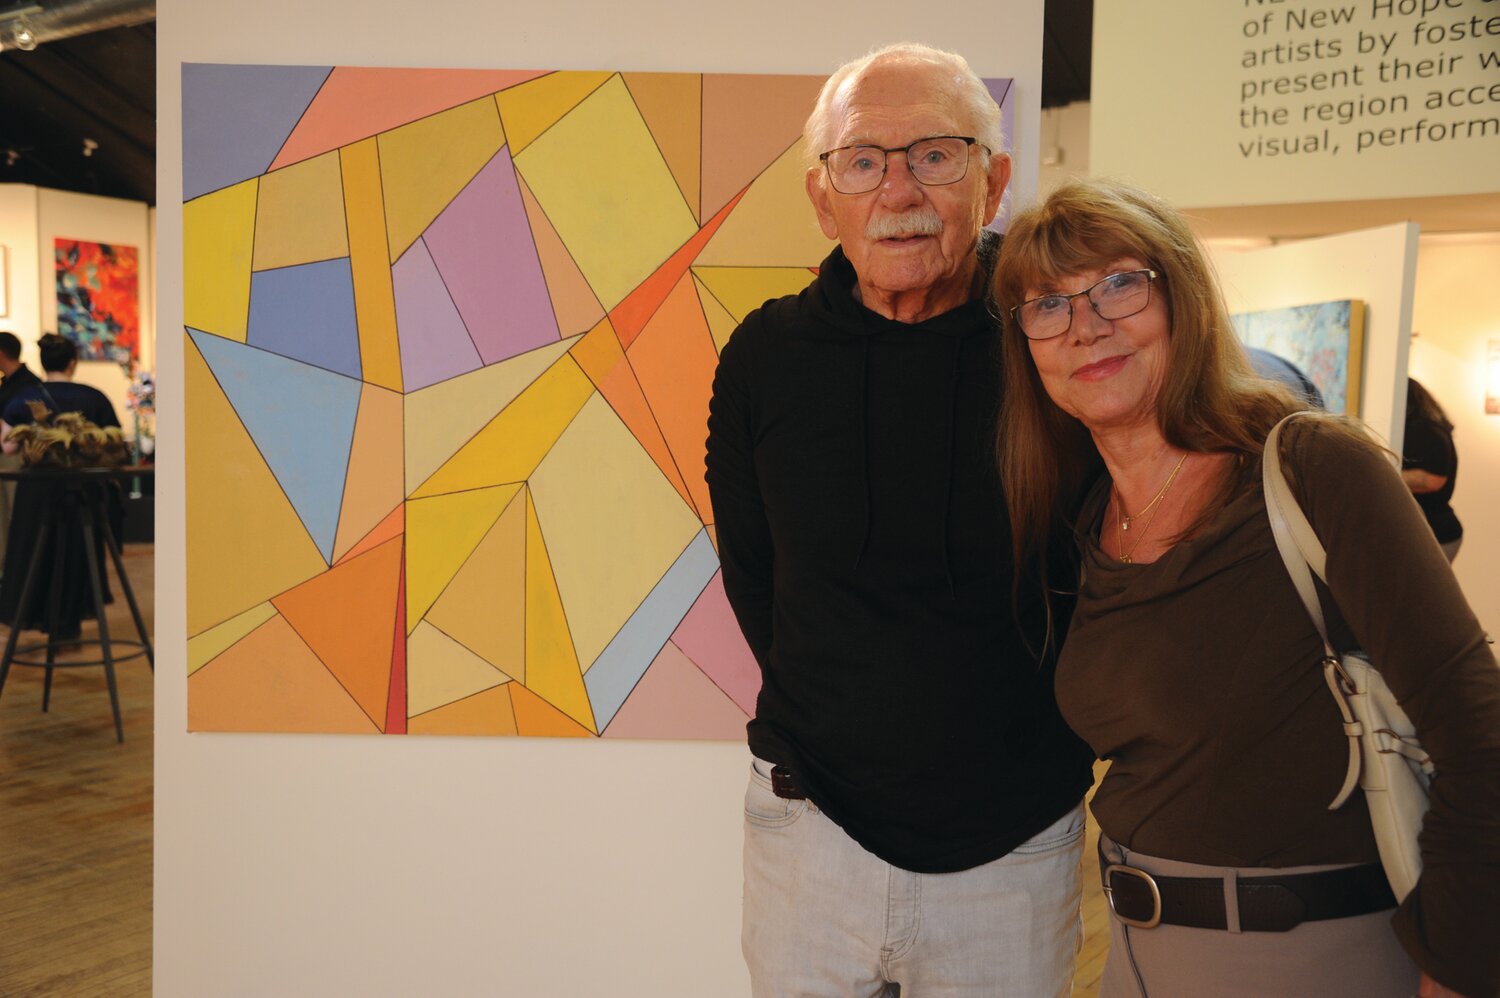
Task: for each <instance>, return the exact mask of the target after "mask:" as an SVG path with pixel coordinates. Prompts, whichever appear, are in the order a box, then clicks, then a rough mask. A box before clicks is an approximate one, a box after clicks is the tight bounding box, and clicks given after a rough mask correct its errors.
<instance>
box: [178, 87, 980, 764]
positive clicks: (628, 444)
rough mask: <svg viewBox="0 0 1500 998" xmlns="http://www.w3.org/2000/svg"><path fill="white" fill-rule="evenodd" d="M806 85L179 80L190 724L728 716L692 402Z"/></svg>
mask: <svg viewBox="0 0 1500 998" xmlns="http://www.w3.org/2000/svg"><path fill="white" fill-rule="evenodd" d="M821 84H822V78H821V77H814V76H742V75H727V74H686V73H684V74H676V73H672V74H664V73H614V72H542V71H513V70H494V71H491V70H474V71H467V70H422V69H371V68H348V67H339V68H332V69H330V68H327V67H285V66H243V65H186V66H184V67H183V77H182V91H183V122H184V127H183V132H184V134H183V183H184V191H183V199H184V202H185V205H184V209H183V225H184V269H185V282H184V283H185V291H184V294H185V302H184V315H185V322H186V327H187V328H186V330H185V336H186V342H185V356H186V408H187V427H186V430H187V454H186V464H187V484H188V495H187V516H188V522H187V536H188V548H187V556H188V634H189V642H188V669H189V680H188V725H189V727H190V729H192V730H195V731H318V732H371V733H373V732H383V733H386V734H491V735H541V736H577V737H605V738H615V737H620V738H727V739H740V738H743V737H744V725H745V722H746V720H747V718H748V716H749V715H751V714H753V712H754V707H755V696H756V693H757V691H758V688H759V683H760V676H759V670H758V669H757V667H756V664H755V661H754V659H753V657H752V656H751V654H750V652H749V650H748V648H747V647H746V645H745V643H744V640H743V638H742V637H741V636H740V633H739V630H738V628H737V626H736V625H735V621H734V618H733V614H732V613H731V612H730V609H729V606H728V603H727V601H726V599H725V596H724V587H723V583H722V580H721V577H720V574H719V571H718V559H717V555H716V553H715V548H714V532H713V523H714V520H713V511H712V509H711V508H710V506H709V500H708V493H707V488H706V486H705V485H704V481H703V460H704V438H705V435H706V430H705V420H706V415H707V405H708V397H709V392H710V388H711V382H712V376H713V371H714V367H715V365H716V363H717V360H718V351H719V349H720V348H721V347H722V346H723V344H724V342H725V341H726V340H727V338H728V336H729V334H730V333H731V332H732V331H733V330H734V328H735V326H736V325H737V324H738V322H739V321H740V320H741V319H742V318H743V317H744V316H745V314H746V313H747V312H749V311H750V310H751V309H754V308H756V307H758V306H759V305H760V304H761V303H763V302H764V301H765V300H766V299H768V298H772V297H776V296H780V295H784V294H789V293H793V292H796V291H798V290H800V289H801V288H803V287H805V286H806V284H807V283H808V282H809V281H810V280H811V279H812V277H813V275H814V274H815V273H816V268H817V266H818V265H819V264H820V263H821V261H822V259H823V258H824V256H826V255H827V252H828V250H829V249H830V248H831V244H830V243H829V242H828V240H827V239H825V238H824V236H823V235H822V233H821V231H819V229H818V227H817V224H816V222H815V219H814V217H813V213H812V211H811V209H810V206H809V205H808V203H807V199H806V195H805V194H804V192H803V180H802V177H803V170H804V163H803V150H802V142H801V128H802V123H803V121H804V119H805V118H806V116H807V113H808V110H809V109H810V108H811V106H812V102H813V99H814V97H815V96H816V94H817V91H818V89H819V87H820V86H821ZM990 85H991V87H992V88H994V87H995V86H996V85H997V83H995V82H992V83H991V84H990ZM1000 85H1001V86H1003V84H1000ZM1002 92H1003V91H1002ZM1007 110H1008V108H1007Z"/></svg>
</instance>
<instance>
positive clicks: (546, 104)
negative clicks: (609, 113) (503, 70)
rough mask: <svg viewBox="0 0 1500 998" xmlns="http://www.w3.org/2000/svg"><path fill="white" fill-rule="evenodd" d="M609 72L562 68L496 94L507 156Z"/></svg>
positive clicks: (515, 151) (581, 96)
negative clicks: (508, 145)
mask: <svg viewBox="0 0 1500 998" xmlns="http://www.w3.org/2000/svg"><path fill="white" fill-rule="evenodd" d="M613 75H615V74H613V73H576V72H569V71H566V70H564V71H559V72H556V73H548V74H547V75H546V76H542V77H538V78H537V79H535V80H528V81H527V82H525V83H523V84H521V85H520V86H518V87H511V88H509V89H508V90H502V91H500V92H499V93H498V94H496V95H495V103H496V104H497V105H498V106H499V108H500V118H501V120H502V121H504V122H505V134H506V135H507V136H509V137H510V155H511V158H515V155H516V153H518V152H520V151H521V150H522V149H525V148H526V147H527V146H528V145H530V144H531V140H532V139H534V138H536V137H537V136H538V135H540V134H542V133H543V132H545V131H546V130H547V129H549V128H551V127H552V126H553V124H555V123H556V122H557V120H558V119H559V118H561V117H562V116H563V115H565V114H567V113H568V112H569V111H571V110H573V109H574V108H575V107H577V106H578V105H579V104H580V103H582V102H583V99H584V98H585V97H587V96H588V95H589V94H591V93H593V92H594V91H595V90H597V89H599V86H600V85H601V84H603V83H604V81H605V80H607V79H609V78H610V77H611V76H613Z"/></svg>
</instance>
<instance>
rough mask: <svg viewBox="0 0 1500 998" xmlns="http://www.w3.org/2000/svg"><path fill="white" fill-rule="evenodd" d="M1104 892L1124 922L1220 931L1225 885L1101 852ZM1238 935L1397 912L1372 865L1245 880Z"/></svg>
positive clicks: (1239, 887)
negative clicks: (1157, 871)
mask: <svg viewBox="0 0 1500 998" xmlns="http://www.w3.org/2000/svg"><path fill="white" fill-rule="evenodd" d="M1099 870H1100V873H1101V875H1102V876H1103V878H1104V895H1105V897H1106V898H1108V899H1109V906H1110V908H1111V909H1112V910H1113V911H1114V913H1115V915H1116V917H1118V918H1119V919H1120V921H1122V922H1124V923H1125V924H1126V925H1131V926H1135V927H1136V928H1142V929H1150V928H1154V927H1156V926H1157V925H1185V926H1188V927H1190V928H1195V929H1225V928H1228V927H1229V919H1228V916H1227V914H1226V912H1225V909H1224V881H1223V880H1222V879H1221V878H1218V877H1158V876H1155V875H1153V874H1150V873H1147V872H1146V871H1145V870H1142V869H1139V868H1137V867H1134V866H1128V865H1126V864H1124V863H1111V862H1109V861H1108V859H1107V858H1106V857H1105V856H1104V854H1103V852H1100V854H1099ZM1236 889H1237V892H1238V896H1239V911H1240V930H1241V931H1243V932H1286V931H1287V930H1289V929H1294V928H1296V927H1297V926H1298V925H1301V924H1302V923H1303V922H1320V921H1323V920H1325V919H1330V918H1349V917H1351V916H1354V915H1368V914H1370V913H1372V912H1376V911H1385V910H1387V909H1390V908H1394V907H1396V896H1395V895H1394V894H1392V893H1391V885H1390V884H1389V883H1388V882H1387V881H1386V879H1385V871H1384V870H1382V869H1381V868H1380V865H1379V864H1378V863H1369V864H1366V865H1364V866H1350V867H1345V868H1344V869H1341V870H1328V871H1325V872H1322V873H1293V874H1287V875H1285V876H1271V877H1243V878H1241V879H1240V880H1238V881H1237V883H1236Z"/></svg>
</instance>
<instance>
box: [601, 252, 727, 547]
mask: <svg viewBox="0 0 1500 998" xmlns="http://www.w3.org/2000/svg"><path fill="white" fill-rule="evenodd" d="M629 356H630V367H631V370H632V371H633V372H634V374H635V378H636V381H637V382H638V383H639V384H640V386H641V390H642V391H644V392H645V394H646V401H647V402H648V403H649V404H650V406H651V414H652V416H653V417H654V419H655V424H654V425H655V426H657V427H658V428H659V432H660V434H661V436H662V438H663V439H665V440H666V442H667V447H668V449H669V450H670V451H671V461H672V466H673V470H674V471H675V472H676V473H677V479H678V480H681V481H685V482H686V483H687V488H688V492H689V493H690V494H691V495H692V500H691V501H690V502H689V505H690V506H692V507H693V509H694V510H696V511H697V512H698V514H699V517H700V519H701V518H703V516H704V515H705V514H707V513H708V510H709V499H708V486H707V484H706V483H705V482H704V479H703V472H704V454H705V443H704V431H703V423H704V418H705V414H706V413H707V412H708V399H709V395H710V393H711V391H712V388H713V379H714V368H715V367H716V366H717V365H718V362H719V355H718V353H717V352H716V351H715V350H714V340H713V335H712V334H711V333H710V332H709V330H708V320H707V319H705V318H704V317H703V306H702V304H701V303H699V301H698V291H697V288H696V287H695V286H694V283H693V278H692V276H691V275H690V274H686V273H685V274H683V275H682V278H681V280H679V281H678V282H677V287H675V288H674V289H673V290H672V293H671V294H670V295H668V296H667V300H666V301H664V302H662V306H661V308H660V309H658V310H657V312H656V314H655V315H654V316H652V317H651V321H650V322H648V323H646V328H645V329H643V330H642V331H641V335H640V337H639V338H638V339H636V341H635V343H633V344H631V347H630V353H629ZM605 397H606V398H608V396H607V395H606V396H605ZM627 425H629V424H628V423H627ZM667 477H668V478H671V477H672V476H671V475H668V476H667Z"/></svg>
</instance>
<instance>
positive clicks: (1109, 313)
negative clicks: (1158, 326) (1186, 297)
mask: <svg viewBox="0 0 1500 998" xmlns="http://www.w3.org/2000/svg"><path fill="white" fill-rule="evenodd" d="M1155 280H1156V271H1154V270H1127V271H1124V272H1123V273H1119V274H1110V275H1109V276H1108V277H1105V278H1102V279H1101V280H1099V281H1097V282H1095V283H1094V285H1093V286H1092V287H1088V288H1085V289H1083V290H1082V291H1076V292H1074V293H1073V294H1070V295H1042V296H1041V297H1040V298H1032V299H1031V300H1030V301H1023V302H1022V303H1021V304H1019V305H1017V306H1016V307H1015V308H1013V309H1011V310H1010V314H1011V317H1012V318H1014V319H1015V320H1016V325H1018V326H1020V327H1021V332H1023V333H1025V334H1026V338H1027V339H1031V340H1050V339H1052V337H1054V336H1061V335H1062V334H1063V333H1066V332H1067V331H1068V329H1069V328H1070V327H1071V326H1072V325H1073V299H1074V298H1078V297H1081V296H1084V295H1087V296H1088V299H1089V304H1090V305H1092V306H1093V308H1094V312H1095V313H1097V314H1098V316H1099V318H1101V319H1127V318H1129V317H1130V316H1132V315H1135V314H1136V313H1137V312H1140V311H1142V310H1144V309H1145V307H1146V306H1147V305H1149V304H1151V283H1152V282H1153V281H1155Z"/></svg>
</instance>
